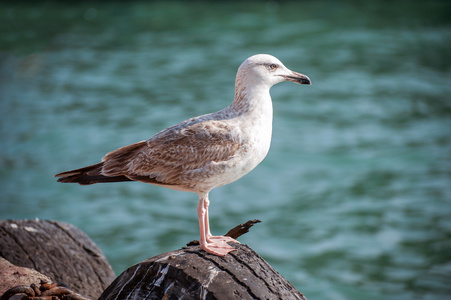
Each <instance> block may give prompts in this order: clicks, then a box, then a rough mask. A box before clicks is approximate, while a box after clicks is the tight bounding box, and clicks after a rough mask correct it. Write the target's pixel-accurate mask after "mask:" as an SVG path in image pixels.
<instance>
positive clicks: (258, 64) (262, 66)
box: [237, 54, 311, 88]
mask: <svg viewBox="0 0 451 300" xmlns="http://www.w3.org/2000/svg"><path fill="white" fill-rule="evenodd" d="M238 81H240V82H246V83H250V84H253V85H265V86H267V87H269V88H270V87H271V86H273V85H275V84H277V83H279V82H282V81H293V82H296V83H299V84H311V81H310V78H308V77H307V76H306V75H304V74H301V73H297V72H293V71H291V70H290V69H288V68H287V67H285V66H284V65H283V63H282V62H281V61H280V60H278V59H277V58H275V57H274V56H272V55H268V54H256V55H253V56H251V57H249V58H248V59H246V60H245V61H244V62H243V63H242V64H241V66H240V67H239V69H238V73H237V82H238Z"/></svg>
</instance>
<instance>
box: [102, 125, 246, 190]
mask: <svg viewBox="0 0 451 300" xmlns="http://www.w3.org/2000/svg"><path fill="white" fill-rule="evenodd" d="M189 121H190V120H188V121H187V122H186V123H185V122H184V123H182V124H184V125H185V126H181V125H182V124H179V125H175V126H173V127H171V128H168V129H166V130H164V131H162V132H160V133H158V134H156V135H155V136H154V137H152V138H150V139H149V140H147V141H142V142H139V143H136V144H132V145H129V146H125V147H122V148H119V149H117V150H115V151H112V152H110V153H108V154H107V155H106V156H105V157H104V158H103V162H104V166H103V170H102V174H103V175H105V176H119V175H125V176H127V177H129V178H130V179H133V180H139V181H145V182H149V183H154V184H163V185H181V186H183V185H185V184H186V182H184V181H186V176H184V175H183V174H184V173H187V172H189V171H193V170H198V169H202V168H204V167H206V166H207V165H209V164H211V163H212V162H216V163H217V162H222V161H226V160H228V159H230V158H231V157H233V156H234V155H235V154H236V153H237V151H238V149H239V148H240V147H241V145H242V144H243V141H242V140H241V134H240V130H239V129H238V128H237V127H236V126H235V125H232V124H228V122H227V121H224V120H221V121H215V120H206V121H203V122H199V123H194V124H192V125H188V124H189V123H191V122H189ZM187 123H188V124H187ZM186 125H187V126H186ZM193 180H196V179H195V178H193Z"/></svg>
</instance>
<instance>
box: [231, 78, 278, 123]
mask: <svg viewBox="0 0 451 300" xmlns="http://www.w3.org/2000/svg"><path fill="white" fill-rule="evenodd" d="M269 89H270V87H268V86H265V85H252V87H249V85H244V84H241V83H240V82H238V81H237V82H236V83H235V99H234V100H233V102H232V104H231V105H230V108H231V109H233V110H235V111H237V112H240V114H249V113H252V114H262V113H263V114H265V112H266V113H270V114H271V115H272V102H271V95H270V94H269Z"/></svg>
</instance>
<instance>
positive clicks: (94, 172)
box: [55, 162, 133, 185]
mask: <svg viewBox="0 0 451 300" xmlns="http://www.w3.org/2000/svg"><path fill="white" fill-rule="evenodd" d="M102 167H103V162H101V163H98V164H95V165H92V166H87V167H84V168H81V169H76V170H71V171H66V172H62V173H58V174H56V175H55V177H60V178H58V182H65V183H69V182H70V183H78V184H81V185H88V184H94V183H101V182H121V181H133V180H131V179H130V178H128V177H126V176H123V175H120V176H113V177H108V176H104V175H102Z"/></svg>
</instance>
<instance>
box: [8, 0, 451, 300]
mask: <svg viewBox="0 0 451 300" xmlns="http://www.w3.org/2000/svg"><path fill="white" fill-rule="evenodd" d="M450 11H451V3H450V2H449V1H298V2H271V1H269V2H265V1H255V2H254V1H252V2H189V1H186V2H175V1H167V2H125V1H124V2H119V1H117V2H93V1H87V2H63V1H61V2H31V1H30V2H20V1H19V2H10V3H5V2H2V3H1V4H0V16H1V24H0V43H1V44H0V51H1V57H0V67H1V69H0V80H1V82H0V84H1V91H0V97H1V99H0V100H1V102H0V133H1V137H0V138H1V139H0V141H1V142H0V143H1V144H0V145H1V148H0V164H1V170H0V189H1V195H0V197H1V201H0V217H1V218H2V219H16V218H17V219H22V218H40V219H52V220H61V221H65V222H69V223H72V224H74V225H75V226H77V227H79V228H80V229H82V230H84V231H85V232H86V233H87V234H88V235H89V236H90V237H91V238H92V239H93V240H94V241H95V242H96V243H97V244H98V245H99V246H100V248H101V249H102V250H103V251H104V253H105V254H106V256H107V257H108V259H109V261H110V262H111V264H112V265H113V267H114V269H115V271H116V273H118V274H119V273H121V272H122V271H123V270H124V269H126V268H127V267H129V266H131V265H132V264H135V263H138V262H140V261H141V260H144V259H146V258H148V257H151V256H154V255H157V254H159V253H163V252H166V251H171V250H174V249H178V248H180V247H182V246H184V245H185V243H187V242H189V241H191V240H193V239H197V238H198V224H197V217H196V205H197V201H198V199H197V195H195V194H190V193H183V192H177V191H172V190H166V189H164V188H158V187H152V186H150V185H145V184H142V183H116V184H102V185H100V184H99V185H93V186H78V185H70V184H59V183H56V181H55V179H54V178H53V175H54V174H55V173H57V172H60V171H65V170H69V169H73V168H78V167H83V166H85V165H89V164H93V163H96V162H98V161H99V160H100V159H101V157H102V156H103V155H104V154H105V153H107V152H108V151H111V150H114V149H116V148H118V147H120V146H124V145H127V144H130V143H134V142H137V141H140V140H143V139H147V138H149V137H150V136H152V135H153V134H154V133H156V132H158V131H160V130H161V129H164V128H166V127H168V126H170V125H173V124H175V123H178V122H180V121H183V120H185V119H187V118H190V117H192V116H197V115H201V114H205V113H208V112H213V111H217V110H219V109H222V108H223V107H225V106H227V105H229V104H230V102H231V101H232V99H233V95H234V76H235V74H236V70H237V68H238V66H239V65H240V63H241V62H242V61H243V60H244V59H246V58H247V57H249V56H251V55H253V54H256V53H269V54H273V55H275V56H276V57H278V58H279V59H280V60H281V61H282V62H283V63H284V64H285V65H286V66H287V67H288V68H290V69H292V70H295V71H298V72H301V73H304V74H307V75H308V76H309V77H310V78H311V79H312V82H313V85H312V86H300V85H296V84H294V83H283V84H279V85H277V86H275V87H273V88H272V90H271V93H272V97H273V102H274V113H275V116H274V131H273V142H272V147H271V150H270V153H269V155H268V156H267V158H266V160H265V161H264V162H263V163H262V164H261V165H260V166H259V167H257V168H256V169H255V170H254V171H253V172H251V173H250V174H249V175H247V176H246V177H244V178H242V179H241V180H239V181H238V182H235V183H233V184H230V185H228V186H225V187H222V188H218V189H216V190H214V191H213V192H212V193H211V200H212V204H211V212H210V215H211V216H210V218H211V223H212V231H213V233H216V234H223V233H225V232H227V231H228V230H229V229H230V228H232V227H234V226H235V225H237V224H239V223H242V222H245V221H247V220H249V219H254V218H258V219H260V220H262V221H263V222H262V223H261V224H259V225H257V226H255V227H254V228H253V229H252V230H251V232H250V233H248V234H246V235H245V236H243V237H241V238H240V240H241V242H242V243H247V244H249V245H250V246H251V247H252V248H253V249H255V250H256V251H257V252H258V253H259V254H260V255H262V256H263V258H264V259H266V260H267V261H268V262H269V263H270V264H271V265H272V266H273V267H274V268H275V269H276V270H278V271H279V272H280V273H281V274H282V275H283V276H284V277H286V278H287V279H288V280H289V281H290V282H291V283H293V284H294V285H295V286H296V287H297V288H298V289H299V290H300V291H301V292H303V293H305V294H306V296H307V297H308V298H309V299H381V298H383V299H413V298H415V299H434V300H435V299H450V297H451V180H450V179H451V178H450V177H451V176H450V175H451V171H450V170H451V168H450V167H451V118H450V116H451V99H450V93H451V76H450V75H451V19H450Z"/></svg>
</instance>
